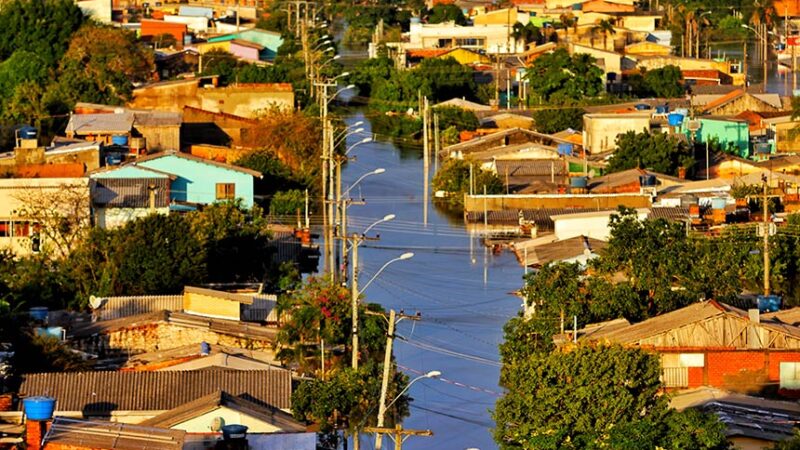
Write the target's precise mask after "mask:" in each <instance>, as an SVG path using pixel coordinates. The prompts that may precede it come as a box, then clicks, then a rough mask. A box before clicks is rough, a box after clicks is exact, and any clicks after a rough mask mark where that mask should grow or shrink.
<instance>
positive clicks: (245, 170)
mask: <svg viewBox="0 0 800 450" xmlns="http://www.w3.org/2000/svg"><path fill="white" fill-rule="evenodd" d="M168 156H174V157H176V158H182V159H186V160H189V161H194V162H198V163H201V164H208V165H210V166H215V167H220V168H222V169H228V170H233V171H236V172H241V173H246V174H248V175H251V176H254V177H256V178H263V177H264V175H263V174H262V173H261V172H257V171H255V170H251V169H248V168H245V167H240V166H234V165H233V164H226V163H223V162H219V161H214V160H211V159H205V158H201V157H199V156H194V155H192V154H189V153H182V152H176V151H174V150H170V151H166V152H159V153H153V154H152V155H147V156H140V157H139V158H137V159H136V160H135V161H133V162H131V163H129V164H131V165H137V166H138V165H139V164H140V163H143V162H147V161H153V160H155V159H159V158H165V157H168ZM125 165H127V164H125Z"/></svg>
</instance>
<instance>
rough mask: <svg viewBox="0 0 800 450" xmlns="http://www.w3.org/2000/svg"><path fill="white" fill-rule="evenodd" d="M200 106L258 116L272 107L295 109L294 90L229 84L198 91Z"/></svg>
mask: <svg viewBox="0 0 800 450" xmlns="http://www.w3.org/2000/svg"><path fill="white" fill-rule="evenodd" d="M198 98H199V100H200V104H199V107H200V108H201V109H205V110H206V111H211V112H221V113H227V114H233V115H235V116H240V117H245V118H250V119H252V118H256V117H258V116H259V115H261V114H263V113H264V112H265V111H268V110H270V109H274V108H277V109H280V110H282V111H291V110H292V109H294V91H292V90H291V88H289V89H288V90H278V89H275V90H272V89H269V88H260V87H248V86H228V87H226V88H217V89H205V90H202V91H199V92H198Z"/></svg>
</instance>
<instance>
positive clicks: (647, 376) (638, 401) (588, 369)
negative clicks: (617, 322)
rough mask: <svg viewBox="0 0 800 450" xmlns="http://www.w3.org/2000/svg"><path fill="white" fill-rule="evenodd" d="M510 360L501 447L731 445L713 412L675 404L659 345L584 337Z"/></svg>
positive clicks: (501, 408)
mask: <svg viewBox="0 0 800 450" xmlns="http://www.w3.org/2000/svg"><path fill="white" fill-rule="evenodd" d="M503 362H504V365H503V369H502V370H503V386H504V387H505V388H506V389H508V393H507V394H506V395H504V396H503V397H502V398H501V399H500V400H498V402H497V405H496V409H495V411H494V419H495V421H496V423H497V428H496V429H495V430H494V436H495V441H496V442H497V443H498V445H499V446H500V448H501V449H504V450H505V449H533V448H535V449H542V450H546V449H564V448H575V449H599V448H615V449H643V448H650V449H652V448H670V449H672V448H675V449H678V448H693V449H726V448H728V443H727V439H726V437H725V434H724V425H723V424H722V423H720V422H719V421H718V420H717V419H716V418H715V417H714V416H710V415H706V414H703V413H700V412H697V411H692V412H683V413H681V412H677V411H674V410H670V409H669V407H668V404H667V398H666V397H665V396H663V395H661V393H660V390H661V382H660V375H661V370H660V363H659V360H658V356H657V355H656V354H655V353H649V352H647V351H644V350H640V349H627V348H623V347H621V346H618V345H609V346H606V345H597V346H589V345H578V346H576V347H574V348H568V349H564V350H559V351H554V352H538V353H532V354H530V355H528V356H527V357H523V358H520V359H518V360H515V361H514V362H513V364H508V363H507V362H506V360H505V359H504V361H503Z"/></svg>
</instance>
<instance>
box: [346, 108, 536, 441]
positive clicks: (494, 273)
mask: <svg viewBox="0 0 800 450" xmlns="http://www.w3.org/2000/svg"><path fill="white" fill-rule="evenodd" d="M350 114H352V115H350V116H349V117H346V118H345V120H346V122H347V123H349V124H352V123H355V122H357V121H359V120H363V121H364V125H363V127H364V128H365V129H366V130H365V133H371V130H370V128H369V126H370V125H369V120H368V118H365V117H364V115H363V114H362V113H361V112H359V111H357V110H350ZM363 137H364V135H359V136H356V135H354V136H351V137H349V138H348V143H349V144H353V143H355V142H358V141H359V140H361V139H363ZM376 141H377V142H372V143H368V144H362V145H358V146H356V147H355V148H354V149H353V150H352V152H351V153H350V155H351V156H355V157H356V158H357V160H356V161H353V162H351V163H349V164H348V165H347V167H346V168H344V169H343V171H342V177H343V184H342V186H343V190H344V189H346V188H347V187H348V186H350V184H351V183H353V182H354V181H355V180H357V179H358V178H359V177H360V176H361V175H363V174H364V173H366V172H369V171H372V170H374V169H376V168H385V169H386V173H383V174H380V175H375V176H370V177H368V178H366V179H364V180H363V181H362V182H361V183H359V185H358V187H356V188H355V189H353V192H351V195H352V197H353V198H354V199H360V198H363V199H364V200H365V201H366V204H365V205H352V206H350V208H349V209H348V219H349V220H348V232H350V233H353V232H358V231H361V230H363V229H364V228H366V227H367V226H369V225H370V224H372V223H374V222H375V221H377V220H379V219H380V218H382V217H384V216H385V215H387V214H396V216H397V217H396V219H394V220H393V221H391V222H387V223H383V224H380V225H378V226H377V227H375V228H374V229H373V231H372V232H371V233H370V234H373V233H378V234H380V240H379V241H368V242H365V243H363V244H362V245H361V247H360V251H359V260H360V263H361V264H360V266H361V275H360V277H359V284H360V285H361V286H365V285H366V283H367V282H368V281H369V280H370V279H371V278H372V277H373V275H374V274H375V273H376V272H378V271H379V269H380V268H381V266H383V265H384V263H386V262H387V261H389V260H391V259H393V258H396V257H398V256H400V255H401V254H402V253H404V252H408V251H411V252H414V253H415V256H414V257H413V258H412V259H409V260H405V261H398V262H395V263H393V264H391V265H390V266H388V267H387V268H386V269H385V270H384V271H383V272H382V273H381V274H380V275H379V276H378V277H377V278H376V279H375V281H373V282H372V283H371V284H369V286H368V288H367V289H366V291H365V293H364V295H365V297H366V300H367V301H370V302H377V303H380V304H381V305H383V306H384V307H385V308H386V309H389V308H394V309H396V310H398V312H399V311H400V310H403V311H404V312H405V313H406V314H415V313H416V312H419V313H420V314H421V315H422V320H420V321H409V320H404V321H401V322H400V323H399V324H398V333H397V334H398V339H397V340H396V341H395V346H394V354H395V356H396V358H397V363H398V364H399V365H400V369H401V370H403V371H404V372H405V373H407V374H408V375H409V377H411V378H412V379H413V378H414V377H416V376H418V375H420V374H423V373H426V372H428V371H431V370H438V371H441V372H442V377H441V379H424V380H420V381H418V382H417V383H415V384H414V385H413V386H412V387H411V389H410V395H411V397H412V398H413V401H412V402H411V416H410V417H409V418H407V419H406V420H405V422H404V423H403V426H404V427H405V428H408V429H430V430H432V431H433V433H434V436H433V437H411V438H409V439H408V440H407V441H406V442H405V443H404V444H403V448H404V449H458V450H460V449H467V448H478V449H481V450H486V449H493V448H496V447H497V446H496V445H495V444H494V442H493V441H492V437H491V428H492V427H493V421H492V420H491V413H490V410H491V409H492V408H493V407H494V403H495V401H496V400H497V398H498V396H499V393H500V391H501V390H500V388H499V387H498V386H497V381H498V377H499V371H500V363H499V355H498V345H499V344H500V343H501V341H502V338H503V331H502V327H503V324H505V322H506V321H507V320H508V319H509V318H510V317H512V316H514V315H515V314H516V312H517V311H518V310H519V308H520V302H519V300H518V299H517V298H516V297H514V296H513V295H511V294H510V293H511V292H512V291H514V290H517V289H519V288H520V286H521V283H522V275H523V273H522V269H521V268H520V266H519V265H518V264H517V262H516V261H515V260H514V258H513V256H512V255H511V254H510V253H503V254H501V255H496V256H493V255H491V254H490V253H487V252H486V251H485V250H484V248H483V247H482V246H481V245H480V243H479V241H478V240H477V239H475V240H474V242H473V244H472V246H471V243H470V238H469V236H468V234H467V233H466V230H465V227H464V225H463V220H462V219H461V218H460V217H452V216H448V215H447V214H445V213H443V212H442V211H439V210H437V209H436V208H435V207H434V206H433V204H432V203H431V202H430V200H429V201H428V213H427V214H428V223H427V225H425V223H424V215H425V214H424V205H425V202H424V201H423V161H422V149H421V144H415V143H410V146H409V148H403V149H402V150H401V149H400V148H398V147H397V146H395V145H393V144H390V143H386V142H381V141H383V139H381V137H380V136H376ZM432 170H433V164H431V172H432ZM431 176H432V175H431ZM471 249H472V250H471ZM386 440H388V439H386V438H385V441H386ZM384 445H386V444H384ZM373 446H374V438H373V437H371V436H370V438H369V439H367V437H366V436H364V437H363V438H362V448H367V449H370V448H373ZM384 448H387V447H384ZM388 448H393V447H391V446H389V447H388Z"/></svg>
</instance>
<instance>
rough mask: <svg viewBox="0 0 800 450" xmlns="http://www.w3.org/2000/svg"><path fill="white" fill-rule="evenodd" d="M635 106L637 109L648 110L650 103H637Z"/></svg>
mask: <svg viewBox="0 0 800 450" xmlns="http://www.w3.org/2000/svg"><path fill="white" fill-rule="evenodd" d="M634 108H636V110H637V111H646V110H648V109H650V105H648V104H647V103H637V104H636V106H634Z"/></svg>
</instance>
